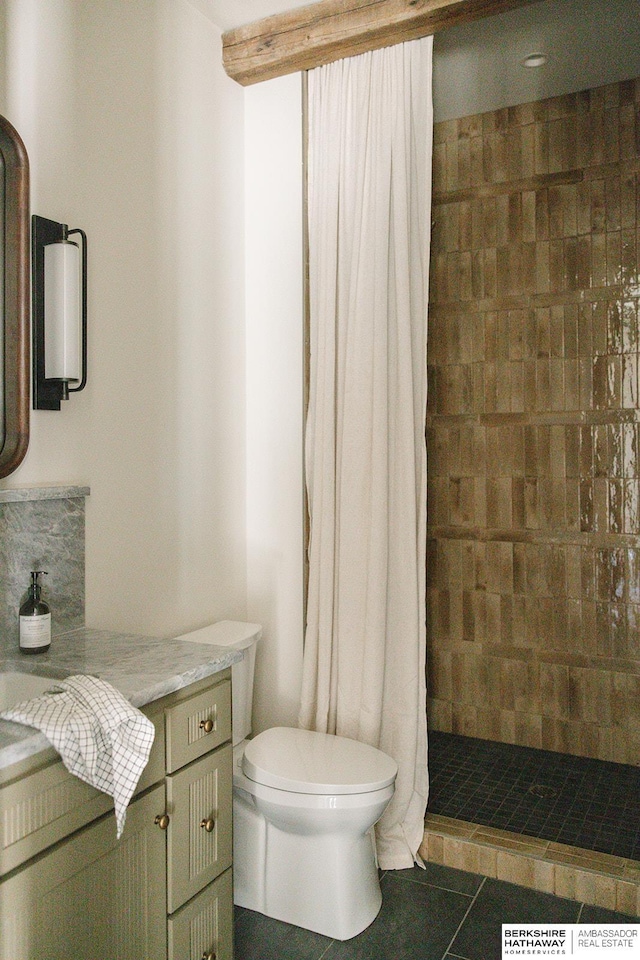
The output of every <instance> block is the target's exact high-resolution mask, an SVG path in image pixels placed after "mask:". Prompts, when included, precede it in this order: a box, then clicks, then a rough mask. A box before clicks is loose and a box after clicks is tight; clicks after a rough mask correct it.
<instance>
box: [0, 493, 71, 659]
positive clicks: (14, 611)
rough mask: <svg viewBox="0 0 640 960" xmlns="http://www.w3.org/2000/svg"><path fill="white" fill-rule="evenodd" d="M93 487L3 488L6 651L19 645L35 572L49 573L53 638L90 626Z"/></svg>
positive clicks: (1, 586) (0, 571) (2, 628)
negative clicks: (88, 539)
mask: <svg viewBox="0 0 640 960" xmlns="http://www.w3.org/2000/svg"><path fill="white" fill-rule="evenodd" d="M88 494H89V488H88V487H69V486H65V487H62V486H60V487H39V488H35V487H34V488H23V489H17V490H0V649H4V650H6V651H8V650H12V649H15V648H17V646H18V610H19V608H20V604H21V603H22V602H23V600H24V599H25V598H26V595H27V591H28V587H29V583H30V582H31V578H30V574H31V571H32V570H46V571H47V572H48V576H46V577H43V578H42V581H43V583H42V586H43V590H42V597H43V599H44V600H46V602H47V603H48V604H49V606H50V607H51V624H52V628H51V632H52V636H56V635H57V634H60V633H64V632H66V631H68V630H73V629H76V628H77V627H82V626H84V612H85V587H84V582H85V498H86V497H87V496H88Z"/></svg>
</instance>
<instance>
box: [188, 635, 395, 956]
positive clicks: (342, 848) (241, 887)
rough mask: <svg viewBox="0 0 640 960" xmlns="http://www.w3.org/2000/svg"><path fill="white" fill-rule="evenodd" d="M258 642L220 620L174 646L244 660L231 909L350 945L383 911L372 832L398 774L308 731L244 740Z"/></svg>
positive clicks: (382, 757) (364, 752)
mask: <svg viewBox="0 0 640 960" xmlns="http://www.w3.org/2000/svg"><path fill="white" fill-rule="evenodd" d="M261 633H262V628H261V627H260V626H259V625H258V624H255V623H240V622H238V621H233V620H223V621H220V622H219V623H214V624H211V625H210V626H207V627H204V628H203V629H201V630H196V631H194V632H193V633H189V634H185V635H183V636H181V637H178V639H179V640H187V641H190V642H195V643H207V644H215V645H216V646H219V647H234V648H237V649H242V650H243V651H244V658H243V660H242V661H240V662H239V663H237V664H234V665H233V666H232V668H231V673H232V727H233V754H234V772H233V831H234V837H233V860H234V901H235V903H236V904H237V905H238V906H241V907H248V908H249V909H250V910H257V911H258V912H260V913H263V914H265V915H266V916H268V917H274V918H275V919H277V920H284V921H285V922H287V923H293V924H295V925H296V926H299V927H305V928H306V929H308V930H314V931H315V932H316V933H321V934H324V935H325V936H327V937H331V938H332V939H334V940H348V939H349V938H350V937H354V936H356V934H358V933H360V932H361V931H362V930H364V929H365V927H368V926H369V924H370V923H371V922H372V921H373V920H374V919H375V917H376V916H377V914H378V911H379V909H380V905H381V903H382V894H381V892H380V884H379V881H378V869H377V864H376V858H375V841H374V838H373V825H374V824H375V823H376V821H377V820H379V819H380V817H381V816H382V814H383V812H384V810H385V808H386V806H387V804H388V803H389V801H390V800H391V797H392V796H393V791H394V782H395V779H396V774H397V770H398V768H397V765H396V763H395V761H394V760H392V759H391V757H389V756H387V754H385V753H382V751H380V750H376V749H375V748H374V747H370V746H369V745H367V744H364V743H359V742H358V741H356V740H349V739H347V738H346V737H336V736H331V735H329V734H324V733H315V732H311V731H309V730H298V729H295V728H292V727H274V728H273V729H271V730H265V731H264V732H263V733H260V734H258V735H257V736H256V737H255V738H254V739H253V740H247V739H246V738H247V737H248V735H249V734H250V732H251V704H252V696H253V673H254V665H255V653H256V644H257V642H258V640H259V639H260V636H261Z"/></svg>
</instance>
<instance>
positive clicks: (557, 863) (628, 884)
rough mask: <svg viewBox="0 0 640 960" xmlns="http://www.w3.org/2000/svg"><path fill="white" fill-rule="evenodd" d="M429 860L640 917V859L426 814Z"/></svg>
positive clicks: (425, 839)
mask: <svg viewBox="0 0 640 960" xmlns="http://www.w3.org/2000/svg"><path fill="white" fill-rule="evenodd" d="M419 853H420V855H421V856H422V858H423V859H424V860H427V861H429V862H431V863H439V864H441V865H443V866H446V867H456V868H457V869H459V870H467V871H469V872H471V873H479V874H480V875H482V876H485V877H491V878H494V879H497V880H506V881H508V882H509V883H517V884H519V885H520V886H523V887H529V888H531V889H532V890H539V891H541V892H544V893H553V894H555V895H556V896H558V897H566V898H568V899H569V900H578V901H579V902H581V903H589V904H593V905H594V906H598V907H604V908H606V909H608V910H615V911H617V912H618V913H623V914H626V915H628V916H640V862H639V861H637V860H627V859H625V858H624V857H614V856H610V855H609V854H606V853H598V852H596V851H594V850H584V849H582V848H580V847H572V846H568V845H567V844H563V843H555V842H552V841H549V840H539V839H537V838H535V837H527V836H524V835H523V834H519V833H509V832H508V831H506V830H496V829H495V828H493V827H484V826H482V825H480V824H476V823H467V822H466V821H464V820H454V819H452V818H451V817H443V816H440V815H439V814H434V813H428V814H427V815H426V817H425V827H424V837H423V840H422V845H421V847H420V850H419Z"/></svg>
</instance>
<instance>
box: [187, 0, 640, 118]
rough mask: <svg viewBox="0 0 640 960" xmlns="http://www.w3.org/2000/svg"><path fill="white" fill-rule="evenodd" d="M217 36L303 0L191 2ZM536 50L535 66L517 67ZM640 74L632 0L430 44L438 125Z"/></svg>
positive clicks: (528, 10)
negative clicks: (539, 60)
mask: <svg viewBox="0 0 640 960" xmlns="http://www.w3.org/2000/svg"><path fill="white" fill-rule="evenodd" d="M191 2H192V3H193V4H194V5H195V6H197V7H198V8H199V9H201V10H202V11H203V12H204V13H205V14H206V15H207V16H208V17H209V18H210V19H211V20H213V22H214V23H216V24H217V25H218V26H219V27H220V28H221V29H222V30H223V31H224V30H229V29H231V28H232V27H236V26H240V25H242V24H244V23H251V22H252V21H253V20H260V19H262V18H264V17H268V16H271V15H272V14H275V13H282V12H283V11H285V10H292V9H294V8H296V7H303V6H307V5H308V3H307V2H306V0H191ZM534 52H542V53H544V54H546V56H547V63H546V64H545V65H544V66H543V67H541V68H539V69H531V68H526V67H523V66H522V60H523V59H524V57H526V56H527V55H528V54H530V53H534ZM638 76H640V5H639V2H638V0H538V2H536V3H533V4H531V5H530V6H526V7H523V8H521V9H518V10H512V11H509V12H508V13H502V14H499V15H496V16H493V17H486V18H484V19H483V20H477V21H475V22H474V23H471V24H466V25H463V26H459V27H452V28H450V29H448V30H446V31H443V32H442V33H439V34H438V35H437V36H436V38H435V40H434V68H433V98H434V112H435V117H436V119H437V120H447V119H452V118H453V117H461V116H468V115H470V114H474V113H483V112H484V111H486V110H495V109H498V108H500V107H504V106H510V105H512V104H516V103H527V102H529V101H532V100H540V99H543V98H546V97H551V96H559V95H561V94H564V93H572V92H575V91H576V90H584V89H586V88H588V87H596V86H602V85H604V84H607V83H615V82H617V81H619V80H625V79H629V78H630V77H638Z"/></svg>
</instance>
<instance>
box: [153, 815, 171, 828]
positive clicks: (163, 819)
mask: <svg viewBox="0 0 640 960" xmlns="http://www.w3.org/2000/svg"><path fill="white" fill-rule="evenodd" d="M153 822H154V823H155V825H156V826H157V827H160V829H161V830H166V829H167V827H168V826H169V815H168V814H166V813H159V814H158V816H157V817H156V818H155V820H154V821H153Z"/></svg>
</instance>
